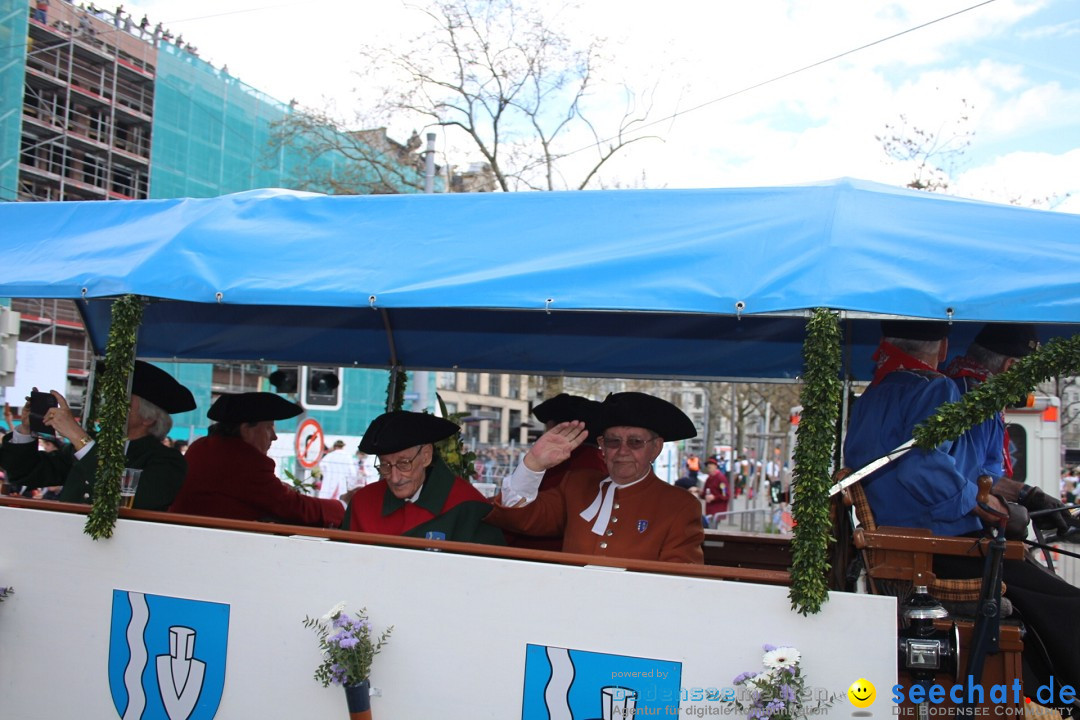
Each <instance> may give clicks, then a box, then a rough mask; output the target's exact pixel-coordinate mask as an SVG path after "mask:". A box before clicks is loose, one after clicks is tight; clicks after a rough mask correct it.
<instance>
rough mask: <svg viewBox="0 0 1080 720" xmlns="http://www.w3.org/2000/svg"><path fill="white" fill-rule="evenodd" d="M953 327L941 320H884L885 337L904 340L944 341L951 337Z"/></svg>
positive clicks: (882, 322)
mask: <svg viewBox="0 0 1080 720" xmlns="http://www.w3.org/2000/svg"><path fill="white" fill-rule="evenodd" d="M951 329H952V325H950V324H949V323H947V322H941V321H939V320H882V321H881V334H882V335H883V336H884V337H891V338H903V339H904V340H944V339H945V338H947V337H949V330H951Z"/></svg>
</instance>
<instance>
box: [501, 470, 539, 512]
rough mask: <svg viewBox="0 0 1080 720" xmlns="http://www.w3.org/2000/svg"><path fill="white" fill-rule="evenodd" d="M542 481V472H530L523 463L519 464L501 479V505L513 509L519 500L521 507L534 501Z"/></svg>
mask: <svg viewBox="0 0 1080 720" xmlns="http://www.w3.org/2000/svg"><path fill="white" fill-rule="evenodd" d="M543 479H544V471H543V470H530V469H529V468H527V467H525V462H524V461H522V462H519V463H518V466H517V467H516V468H514V472H512V473H510V474H509V475H507V476H506V477H504V478H503V481H502V504H503V505H508V506H510V507H513V506H515V505H517V504H518V503H519V502H520V501H521V500H524V501H525V502H524V503H522V504H523V505H525V504H528V503H531V502H532V501H533V500H535V499H536V494H537V492H538V488H539V487H540V481H541V480H543Z"/></svg>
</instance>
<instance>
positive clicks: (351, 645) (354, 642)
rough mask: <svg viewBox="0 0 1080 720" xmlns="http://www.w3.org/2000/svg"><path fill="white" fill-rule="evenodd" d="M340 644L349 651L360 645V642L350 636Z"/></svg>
mask: <svg viewBox="0 0 1080 720" xmlns="http://www.w3.org/2000/svg"><path fill="white" fill-rule="evenodd" d="M338 644H339V645H340V646H341V647H343V648H345V649H349V648H354V647H356V646H357V645H358V644H360V640H359V639H357V638H355V637H353V636H351V635H350V636H349V637H344V638H342V639H341V642H339V643H338Z"/></svg>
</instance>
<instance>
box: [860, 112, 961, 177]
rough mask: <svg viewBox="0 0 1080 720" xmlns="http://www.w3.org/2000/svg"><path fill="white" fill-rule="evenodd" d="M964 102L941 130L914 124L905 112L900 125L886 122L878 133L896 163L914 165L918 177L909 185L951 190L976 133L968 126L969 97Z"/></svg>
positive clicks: (913, 169) (901, 116)
mask: <svg viewBox="0 0 1080 720" xmlns="http://www.w3.org/2000/svg"><path fill="white" fill-rule="evenodd" d="M960 103H961V105H962V108H961V111H960V115H959V116H958V117H957V118H956V120H954V121H952V123H951V124H949V125H943V126H941V127H939V128H938V129H937V130H927V129H925V128H922V127H919V126H917V125H913V124H911V123H909V122H908V119H907V116H906V115H903V114H901V115H900V122H899V123H898V124H895V125H894V124H892V123H886V124H885V132H884V133H883V134H881V135H875V136H874V138H875V139H876V140H877V141H878V142H880V143H881V145H882V148H883V149H884V150H885V154H886V155H888V156H889V157H890V158H891V159H892V160H893V161H894V162H898V163H903V164H905V165H909V166H911V167H912V172H913V173H914V177H913V178H912V179H911V180H910V181H909V182H908V184H907V186H908V187H909V188H912V189H914V190H926V191H928V192H936V191H942V190H946V189H948V187H949V181H950V178H951V177H952V175H953V173H954V172H955V170H956V164H957V163H958V162H959V161H960V158H961V157H963V155H964V152H965V151H967V149H968V147H970V145H971V139H972V138H973V137H974V136H975V133H974V132H973V131H972V130H969V129H968V128H967V125H968V122H969V120H970V118H971V111H972V110H973V108H972V107H971V106H970V105H969V104H968V101H967V100H965V99H961V100H960Z"/></svg>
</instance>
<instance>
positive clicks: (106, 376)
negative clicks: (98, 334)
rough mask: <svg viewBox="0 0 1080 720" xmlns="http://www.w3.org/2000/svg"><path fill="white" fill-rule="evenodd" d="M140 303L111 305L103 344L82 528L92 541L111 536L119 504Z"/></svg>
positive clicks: (128, 299)
mask: <svg viewBox="0 0 1080 720" xmlns="http://www.w3.org/2000/svg"><path fill="white" fill-rule="evenodd" d="M142 310H143V306H142V300H141V299H140V298H138V297H137V296H135V295H125V296H123V297H121V298H119V299H117V300H116V301H115V302H113V306H112V325H111V327H110V328H109V339H108V341H107V343H106V345H105V370H104V371H103V372H102V373H101V379H100V380H99V383H98V385H99V387H100V392H101V398H102V406H101V415H100V417H99V418H98V420H99V421H100V425H101V430H100V431H99V432H98V435H97V440H96V443H97V458H98V462H97V473H96V475H95V476H94V489H93V495H94V504H93V507H92V508H91V509H90V515H89V516H88V517H87V518H86V526H85V527H84V528H83V532H85V533H86V534H87V535H89V536H90V537H92V538H94V539H95V540H100V539H101V538H109V537H112V534H113V528H114V527H115V526H116V513H117V507H118V506H119V504H120V476H121V475H123V474H124V467H125V466H126V465H127V458H126V456H125V454H124V451H125V450H126V449H127V418H128V410H129V408H130V406H131V397H130V394H129V392H128V381H129V378H130V377H131V371H132V368H134V366H135V337H136V335H137V334H138V332H139V323H140V322H142Z"/></svg>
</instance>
